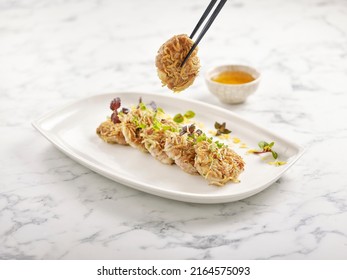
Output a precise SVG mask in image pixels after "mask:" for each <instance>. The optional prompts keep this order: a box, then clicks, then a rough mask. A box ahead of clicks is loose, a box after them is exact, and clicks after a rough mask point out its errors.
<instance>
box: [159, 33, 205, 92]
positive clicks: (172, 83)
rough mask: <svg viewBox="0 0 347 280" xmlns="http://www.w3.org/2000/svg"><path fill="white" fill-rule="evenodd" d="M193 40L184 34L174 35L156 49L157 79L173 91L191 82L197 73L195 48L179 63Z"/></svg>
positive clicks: (184, 87)
mask: <svg viewBox="0 0 347 280" xmlns="http://www.w3.org/2000/svg"><path fill="white" fill-rule="evenodd" d="M193 44H194V42H193V41H192V40H191V39H190V38H189V37H188V36H187V35H185V34H182V35H175V36H173V37H172V38H171V39H169V40H168V41H166V42H165V43H164V44H163V45H162V46H161V47H160V49H159V50H158V54H157V57H156V60H155V65H156V66H157V72H158V76H159V79H160V80H161V81H162V84H163V86H167V87H168V88H169V89H171V90H173V91H174V92H180V91H182V90H184V89H186V88H188V87H189V86H190V85H192V84H193V82H194V80H195V77H196V76H197V75H198V73H199V68H200V60H199V58H198V57H197V52H198V48H196V49H195V50H194V51H193V53H192V54H191V56H190V57H189V58H188V60H187V61H186V63H185V64H184V65H183V67H181V64H182V62H183V60H184V58H185V57H186V55H187V54H188V52H189V50H190V49H191V47H192V45H193Z"/></svg>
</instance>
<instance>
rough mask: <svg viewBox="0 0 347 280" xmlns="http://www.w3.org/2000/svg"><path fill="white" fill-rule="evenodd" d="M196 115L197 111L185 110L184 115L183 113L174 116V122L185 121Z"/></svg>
mask: <svg viewBox="0 0 347 280" xmlns="http://www.w3.org/2000/svg"><path fill="white" fill-rule="evenodd" d="M194 117H195V113H194V112H193V111H191V110H188V111H187V112H185V114H184V115H182V114H176V115H175V116H174V118H173V120H174V122H176V123H183V122H185V121H186V120H189V119H192V118H194Z"/></svg>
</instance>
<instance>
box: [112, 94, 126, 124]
mask: <svg viewBox="0 0 347 280" xmlns="http://www.w3.org/2000/svg"><path fill="white" fill-rule="evenodd" d="M120 106H121V100H120V98H119V97H116V98H114V99H113V100H112V101H111V103H110V109H111V110H112V111H113V113H112V115H111V121H112V122H113V123H115V124H116V123H120V122H121V121H120V119H119V114H120V113H123V114H128V113H129V109H127V108H122V110H121V112H119V113H118V109H119V108H120Z"/></svg>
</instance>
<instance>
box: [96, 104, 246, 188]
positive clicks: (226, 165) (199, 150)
mask: <svg viewBox="0 0 347 280" xmlns="http://www.w3.org/2000/svg"><path fill="white" fill-rule="evenodd" d="M120 106H121V101H120V99H119V98H115V99H114V100H112V102H111V106H110V108H111V110H113V114H112V115H111V117H110V118H109V119H107V120H106V121H105V122H103V123H101V124H100V126H99V127H98V128H97V130H96V132H97V134H98V135H99V136H100V137H101V138H102V139H103V140H104V141H105V142H107V143H111V144H121V145H130V146H132V147H134V148H137V149H139V150H140V151H142V152H149V153H150V154H151V155H152V156H153V157H155V158H156V159H157V160H159V161H160V162H162V163H164V164H176V165H177V166H179V167H180V168H181V169H182V170H183V171H185V172H187V173H189V174H200V175H202V176H203V177H204V178H205V179H207V180H208V182H209V183H210V184H212V185H217V186H222V185H224V184H226V183H227V182H229V181H232V182H238V181H239V179H238V177H239V175H240V173H241V172H242V171H243V170H244V165H245V163H244V161H243V159H242V158H241V156H239V155H238V154H237V153H236V152H234V151H233V150H232V149H230V148H229V147H228V146H226V145H224V144H221V143H219V142H215V141H213V140H212V138H209V137H207V136H206V134H205V133H203V132H202V131H201V130H200V129H196V128H195V125H194V124H191V125H185V126H182V125H179V124H177V123H176V122H174V121H173V119H172V118H171V117H170V116H169V115H167V114H165V113H164V111H163V110H162V109H161V108H157V107H156V105H155V104H154V103H153V102H152V103H150V105H145V104H144V103H143V102H142V100H141V99H140V102H139V104H138V105H137V106H136V107H133V108H131V109H130V110H129V109H126V108H122V109H121V110H120Z"/></svg>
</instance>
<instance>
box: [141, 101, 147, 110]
mask: <svg viewBox="0 0 347 280" xmlns="http://www.w3.org/2000/svg"><path fill="white" fill-rule="evenodd" d="M139 107H140V109H141V110H142V111H144V110H146V109H147V107H146V105H145V104H144V103H143V102H140V104H139Z"/></svg>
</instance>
